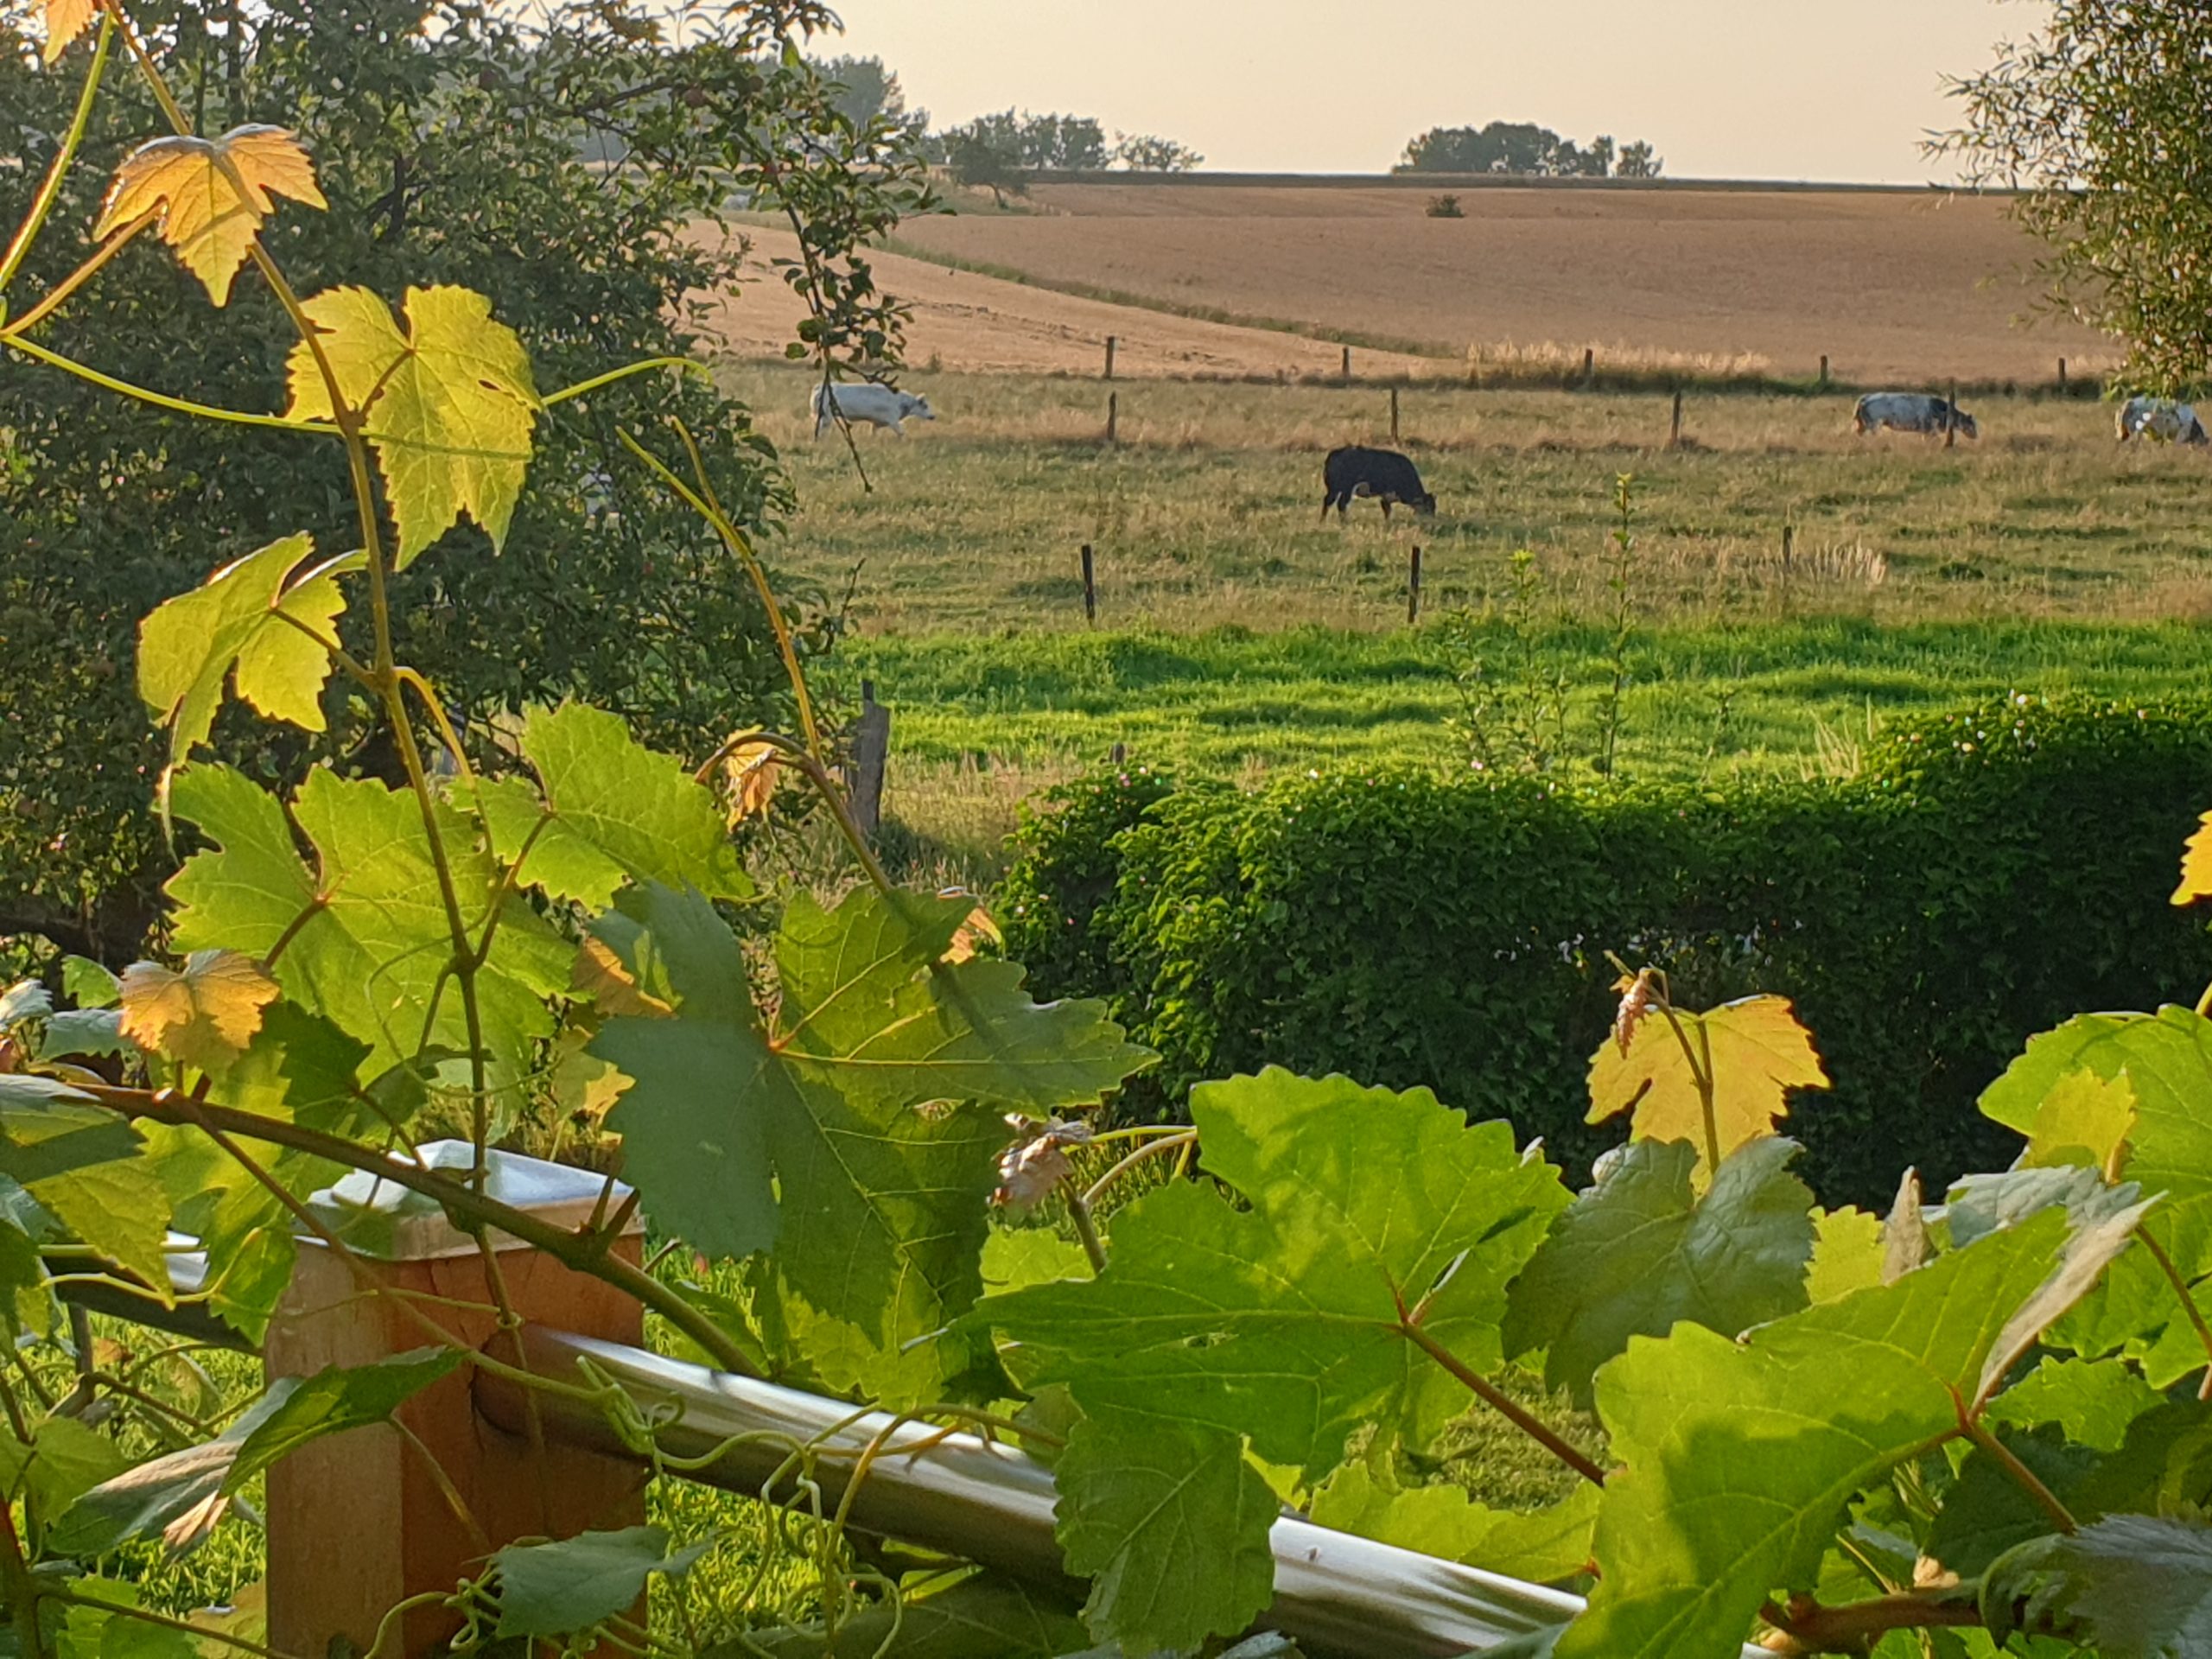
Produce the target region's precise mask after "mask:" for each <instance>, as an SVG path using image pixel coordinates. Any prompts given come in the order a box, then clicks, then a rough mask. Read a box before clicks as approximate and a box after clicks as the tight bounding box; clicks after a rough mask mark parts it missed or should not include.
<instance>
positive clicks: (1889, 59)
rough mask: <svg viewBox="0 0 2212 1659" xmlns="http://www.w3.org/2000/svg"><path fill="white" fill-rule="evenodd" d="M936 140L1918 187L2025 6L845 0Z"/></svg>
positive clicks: (851, 25) (2019, 25)
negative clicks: (1123, 142) (1604, 153)
mask: <svg viewBox="0 0 2212 1659" xmlns="http://www.w3.org/2000/svg"><path fill="white" fill-rule="evenodd" d="M839 10H840V11H841V12H842V16H843V17H844V19H845V23H846V34H845V35H844V38H843V41H842V44H838V45H829V44H827V43H825V45H824V47H823V48H821V49H823V50H825V51H826V52H827V53H829V54H836V53H838V52H849V53H852V54H855V55H859V56H868V55H870V54H874V55H876V56H880V57H881V58H882V59H883V60H885V61H886V62H887V64H888V65H889V66H890V67H891V68H893V70H895V71H897V72H898V74H899V79H900V82H901V84H902V85H903V86H905V88H906V97H907V101H908V103H909V104H911V105H916V106H918V107H922V108H926V109H927V110H928V111H930V112H931V116H932V117H933V118H935V120H936V122H937V124H938V125H940V126H947V125H952V124H957V123H958V122H962V121H965V120H967V119H968V118H970V117H972V116H975V115H978V114H981V113H982V112H983V111H988V110H1002V109H1005V108H1007V106H1008V105H1018V106H1021V107H1025V108H1027V109H1030V110H1033V111H1039V112H1042V111H1048V110H1053V111H1065V112H1067V113H1070V114H1077V115H1095V116H1096V117H1097V118H1099V119H1100V120H1101V121H1102V122H1103V123H1104V124H1105V126H1106V128H1107V130H1108V131H1109V134H1110V133H1111V131H1112V130H1114V129H1116V128H1117V127H1118V128H1120V129H1122V130H1125V131H1130V132H1154V133H1160V134H1162V135H1164V136H1166V137H1173V138H1179V139H1181V140H1182V141H1183V142H1184V143H1187V144H1191V145H1192V146H1194V147H1195V148H1197V149H1198V150H1200V151H1202V152H1203V153H1204V154H1205V157H1206V166H1207V167H1208V168H1224V169H1229V170H1234V171H1251V172H1316V173H1330V172H1334V173H1376V172H1381V171H1383V170H1385V169H1387V168H1389V166H1390V165H1391V163H1393V162H1395V161H1396V160H1397V159H1398V157H1399V155H1400V154H1401V152H1402V150H1403V149H1404V147H1405V143H1406V140H1407V139H1408V138H1409V137H1412V136H1413V135H1414V134H1415V133H1417V132H1420V131H1421V130H1425V129H1427V128H1428V127H1432V126H1461V125H1467V124H1474V125H1480V124H1483V123H1484V122H1487V121H1491V120H1509V121H1535V122H1538V123H1541V124H1542V125H1544V126H1548V127H1550V128H1552V129H1554V130H1556V131H1558V132H1559V133H1560V134H1562V135H1563V136H1565V137H1569V138H1573V139H1575V140H1577V141H1578V142H1581V141H1586V140H1587V139H1589V138H1591V137H1594V136H1595V135H1597V134H1599V133H1600V132H1610V133H1611V134H1612V135H1613V136H1614V137H1616V138H1618V140H1620V141H1621V142H1623V143H1627V142H1628V141H1630V140H1631V139H1635V138H1648V139H1649V140H1650V141H1651V142H1652V143H1653V144H1655V145H1656V146H1657V148H1658V150H1659V153H1660V154H1661V155H1662V156H1664V157H1665V158H1666V163H1667V172H1668V174H1669V175H1670V176H1674V177H1707V178H1719V177H1726V178H1761V179H1821V180H1866V181H1920V180H1923V179H1927V178H1929V177H1930V176H1934V175H1935V171H1936V170H1931V168H1930V166H1929V163H1928V162H1925V161H1924V160H1923V158H1922V157H1921V156H1920V154H1919V151H1918V149H1917V145H1918V143H1919V140H1920V138H1921V137H1922V135H1923V133H1924V132H1925V130H1927V129H1929V128H1931V127H1938V126H1945V125H1950V124H1954V121H1953V117H1952V114H1951V111H1952V109H1953V107H1954V106H1953V105H1952V103H1951V100H1949V99H1946V98H1945V97H1944V96H1943V93H1942V77H1943V75H1944V74H1945V73H1951V74H1967V73H1974V72H1976V71H1978V70H1980V69H1981V68H1983V67H1986V65H1987V64H1988V63H1989V62H1990V60H1991V59H1992V57H1993V49H1994V47H1995V44H1996V42H1997V41H1999V39H2000V38H2002V37H2004V36H2005V35H2021V34H2024V33H2026V32H2027V31H2028V30H2029V29H2032V28H2033V27H2034V25H2035V24H2036V23H2037V22H2038V21H2040V18H2041V16H2043V13H2044V8H2043V7H2042V6H2041V5H2040V4H2039V3H2037V0H2008V3H2000V0H843V3H842V5H841V6H840V7H839Z"/></svg>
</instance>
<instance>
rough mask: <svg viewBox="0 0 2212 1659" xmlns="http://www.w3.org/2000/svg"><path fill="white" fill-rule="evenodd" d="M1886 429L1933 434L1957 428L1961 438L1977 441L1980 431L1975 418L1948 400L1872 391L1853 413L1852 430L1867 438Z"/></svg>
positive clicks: (1898, 392)
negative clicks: (1868, 435) (1870, 433)
mask: <svg viewBox="0 0 2212 1659" xmlns="http://www.w3.org/2000/svg"><path fill="white" fill-rule="evenodd" d="M1885 427H1887V428H1888V429H1890V430H1891V431H1893V432H1923V433H1927V434H1929V435H1941V434H1942V433H1945V432H1948V431H1951V430H1953V429H1956V430H1957V432H1958V433H1959V435H1961V437H1968V438H1978V437H1980V435H1981V430H1980V428H1979V427H1977V426H1976V425H1975V424H1974V416H1971V415H1969V414H1967V412H1966V410H1962V409H1961V408H1960V407H1959V406H1958V405H1957V404H1955V403H1953V402H1951V401H1950V399H1948V397H1933V396H1931V395H1929V393H1927V392H1924V391H1871V392H1868V393H1867V394H1866V396H1865V397H1861V398H1860V399H1859V406H1858V407H1857V408H1856V409H1854V410H1852V411H1851V428H1852V430H1853V431H1854V432H1856V433H1858V434H1859V436H1861V437H1864V436H1866V434H1867V433H1869V432H1879V431H1880V430H1882V429H1884V428H1885Z"/></svg>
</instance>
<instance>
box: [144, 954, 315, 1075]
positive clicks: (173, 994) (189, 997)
mask: <svg viewBox="0 0 2212 1659" xmlns="http://www.w3.org/2000/svg"><path fill="white" fill-rule="evenodd" d="M276 1000H277V982H276V981H274V980H272V979H271V978H270V977H269V976H268V975H267V974H266V973H264V972H263V971H262V968H261V964H260V963H257V962H256V961H254V960H253V958H252V957H246V956H241V955H239V954H238V952H237V951H235V950H195V951H194V952H193V953H192V954H191V955H190V956H189V957H186V958H185V963H184V970H183V971H182V972H181V973H180V972H178V971H177V970H176V969H172V968H164V967H163V966H162V964H161V963H158V962H134V963H131V964H130V966H129V967H128V968H126V969H124V970H123V1003H122V1007H123V1034H124V1036H125V1037H128V1038H129V1039H130V1040H131V1041H132V1042H134V1043H136V1044H137V1045H138V1046H139V1047H141V1048H143V1049H145V1050H146V1051H147V1052H149V1053H154V1054H159V1055H162V1056H163V1057H165V1058H168V1059H172V1060H175V1061H176V1062H177V1063H178V1064H179V1065H189V1066H192V1067H194V1068H195V1069H197V1070H199V1071H217V1072H219V1071H223V1070H224V1069H225V1068H226V1067H227V1066H228V1065H230V1064H231V1062H232V1061H233V1060H235V1059H236V1058H238V1056H239V1055H240V1054H243V1053H244V1052H245V1049H246V1045H247V1044H249V1043H251V1041H252V1040H253V1034H254V1033H256V1032H257V1031H259V1030H260V1029H261V1011H262V1009H263V1008H264V1007H267V1006H268V1005H269V1004H270V1003H271V1002H274V1001H276Z"/></svg>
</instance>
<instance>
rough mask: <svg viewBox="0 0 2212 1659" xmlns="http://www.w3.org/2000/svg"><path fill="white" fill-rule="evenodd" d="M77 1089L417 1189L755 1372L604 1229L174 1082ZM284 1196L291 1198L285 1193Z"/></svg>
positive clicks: (741, 1371) (113, 1107) (109, 1102)
mask: <svg viewBox="0 0 2212 1659" xmlns="http://www.w3.org/2000/svg"><path fill="white" fill-rule="evenodd" d="M78 1089H79V1093H80V1094H81V1095H82V1096H84V1097H85V1098H86V1099H87V1100H90V1101H92V1102H93V1103H96V1104H99V1105H101V1106H105V1107H106V1108H107V1109H109V1110H110V1111H112V1112H116V1113H118V1114H119V1115H120V1116H124V1117H129V1118H144V1119H146V1120H148V1121H149V1122H156V1123H168V1124H173V1125H175V1126H177V1127H180V1128H200V1129H203V1130H206V1129H209V1128H212V1129H214V1130H219V1131H220V1132H222V1133H224V1134H226V1135H235V1136H238V1137H239V1138H240V1139H244V1140H249V1141H263V1142H265V1143H266V1144H268V1145H270V1146H277V1147H291V1148H292V1149H293V1150H295V1151H298V1152H305V1153H310V1154H313V1155H315V1157H318V1158H323V1159H327V1160H329V1161H330V1162H332V1163H334V1164H342V1165H344V1166H346V1168H348V1169H358V1170H363V1171H365V1172H366V1173H369V1174H372V1175H376V1176H378V1177H381V1178H382V1179H385V1180H388V1181H391V1182H392V1183H393V1184H394V1185H398V1186H404V1187H406V1188H407V1189H408V1190H409V1191H410V1192H420V1193H422V1194H423V1196H424V1197H425V1198H433V1199H435V1200H436V1201H437V1203H439V1204H440V1205H442V1206H444V1207H445V1208H446V1209H448V1210H450V1211H453V1212H454V1214H455V1215H457V1216H459V1217H461V1218H463V1219H464V1220H466V1221H469V1222H472V1223H474V1224H477V1225H479V1226H480V1227H488V1228H491V1229H493V1230H497V1231H499V1232H502V1233H505V1234H506V1235H507V1236H510V1237H512V1238H515V1239H518V1240H520V1241H521V1242H522V1243H524V1244H528V1245H531V1246H532V1247H533V1248H535V1249H541V1250H543V1251H544V1252H545V1253H546V1254H547V1255H550V1256H552V1257H554V1258H555V1259H556V1260H558V1261H560V1262H564V1263H566V1264H567V1265H568V1266H569V1267H572V1268H575V1269H576V1270H577V1271H578V1272H580V1273H588V1274H592V1275H594V1277H596V1278H599V1279H601V1280H604V1281H606V1282H607V1283H608V1284H611V1285H613V1286H614V1287H616V1288H617V1289H619V1290H622V1291H625V1292H626V1293H628V1294H630V1295H631V1296H632V1297H634V1298H635V1299H636V1300H639V1301H640V1302H642V1303H644V1304H645V1306H647V1307H649V1308H651V1309H652V1311H653V1312H654V1313H658V1314H659V1315H660V1316H661V1317H662V1318H663V1319H666V1320H667V1321H668V1322H669V1323H670V1324H671V1325H674V1326H675V1327H676V1328H677V1330H679V1331H681V1332H683V1334H684V1335H685V1336H687V1337H689V1338H691V1340H692V1341H694V1342H696V1343H697V1344H699V1346H700V1347H701V1348H702V1349H703V1350H704V1351H706V1352H707V1353H708V1354H709V1355H711V1356H712V1357H713V1358H714V1361H715V1366H716V1367H717V1369H719V1370H725V1371H733V1372H735V1373H736V1374H737V1375H738V1376H752V1377H757V1376H759V1375H760V1371H759V1370H758V1368H757V1367H755V1366H754V1365H753V1363H752V1362H751V1361H750V1360H748V1359H747V1358H746V1357H745V1354H744V1352H743V1351H742V1350H741V1349H739V1348H738V1347H737V1346H736V1344H734V1343H732V1342H731V1341H730V1339H729V1338H728V1335H726V1334H725V1333H724V1332H723V1331H722V1329H721V1326H719V1325H716V1324H715V1323H714V1321H713V1320H711V1319H708V1318H707V1317H706V1316H705V1315H704V1314H702V1313H700V1312H699V1310H698V1309H696V1308H695V1307H693V1306H691V1305H690V1303H689V1302H687V1301H685V1300H683V1298H682V1297H680V1296H678V1295H677V1294H676V1293H675V1292H674V1291H672V1290H671V1289H669V1288H668V1287H666V1286H665V1285H664V1284H662V1283H661V1282H660V1281H658V1279H655V1278H653V1277H652V1275H651V1274H647V1273H645V1271H644V1270H643V1269H642V1268H636V1267H633V1266H632V1265H631V1264H630V1263H629V1262H625V1261H623V1260H621V1259H620V1257H618V1256H615V1255H610V1254H609V1253H608V1249H607V1245H608V1243H610V1242H611V1241H610V1240H609V1239H608V1238H607V1236H605V1235H603V1234H599V1233H575V1232H568V1231H564V1230H563V1229H561V1228H558V1227H556V1226H553V1225H552V1224H550V1223H547V1222H543V1221H541V1220H539V1219H538V1218H537V1217H535V1216H533V1215H531V1214H530V1213H528V1212H527V1211H522V1210H517V1209H515V1208H514V1207H513V1206H512V1205H506V1204H502V1203H500V1202H499V1199H497V1198H492V1197H490V1196H488V1195H487V1194H485V1193H482V1192H478V1191H476V1190H475V1189H474V1187H472V1186H469V1185H465V1184H464V1183H462V1182H460V1181H454V1180H449V1179H447V1178H445V1177H444V1176H442V1175H439V1174H437V1173H435V1172H433V1171H430V1170H428V1169H424V1168H423V1167H422V1166H419V1165H416V1164H410V1163H407V1162H404V1161H402V1160H395V1159H391V1158H388V1157H386V1156H385V1155H384V1154H381V1153H378V1152H376V1151H373V1150H372V1149H371V1148H369V1147H362V1146H357V1145H355V1144H354V1143H353V1141H347V1140H345V1139H343V1138H342V1137H340V1136H338V1135H325V1134H323V1133H322V1132H321V1131H320V1130H316V1129H311V1128H306V1127H305V1126H304V1125H302V1124H298V1123H286V1122H281V1121H280V1120H278V1119H276V1118H269V1117H263V1116H260V1115H259V1114H257V1113H254V1112H247V1111H240V1110H238V1109H237V1108H235V1107H229V1106H220V1105H217V1104H215V1103H212V1102H207V1101H201V1102H197V1103H194V1102H192V1101H189V1100H188V1099H186V1097H185V1096H181V1095H180V1094H178V1093H177V1092H176V1091H175V1090H166V1089H165V1090H143V1089H117V1088H110V1087H107V1086H105V1085H102V1086H99V1087H94V1086H93V1085H92V1084H80V1085H79V1086H78ZM285 1196H286V1197H287V1198H290V1194H289V1193H287V1194H285ZM293 1202H294V1203H295V1204H296V1203H297V1202H298V1201H297V1200H296V1199H293ZM531 1380H532V1381H534V1382H535V1383H537V1385H538V1386H540V1387H547V1386H551V1384H550V1383H549V1382H548V1380H547V1379H545V1378H542V1377H539V1378H533V1379H531Z"/></svg>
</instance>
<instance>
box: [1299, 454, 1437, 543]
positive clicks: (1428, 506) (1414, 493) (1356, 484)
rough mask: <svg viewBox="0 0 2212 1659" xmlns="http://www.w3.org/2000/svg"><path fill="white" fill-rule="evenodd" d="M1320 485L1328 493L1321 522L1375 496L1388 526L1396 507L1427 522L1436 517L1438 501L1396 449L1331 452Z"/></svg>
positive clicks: (1322, 502)
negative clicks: (1361, 497) (1409, 510)
mask: <svg viewBox="0 0 2212 1659" xmlns="http://www.w3.org/2000/svg"><path fill="white" fill-rule="evenodd" d="M1321 481H1322V483H1323V484H1324V485H1325V486H1327V490H1328V493H1327V494H1325V495H1324V496H1323V497H1322V498H1321V522H1322V523H1323V524H1327V523H1328V522H1329V509H1330V508H1331V507H1334V508H1335V509H1336V510H1337V517H1338V518H1344V517H1345V511H1344V510H1345V509H1346V508H1347V507H1349V506H1351V499H1352V497H1354V496H1356V495H1369V496H1373V497H1374V498H1375V499H1376V500H1378V501H1380V502H1381V503H1382V504H1383V522H1384V523H1385V524H1388V523H1389V518H1390V507H1391V505H1392V504H1393V503H1395V504H1396V505H1399V506H1402V507H1411V508H1412V509H1413V510H1414V512H1417V513H1419V514H1421V517H1422V518H1433V517H1434V516H1435V514H1436V498H1435V497H1434V496H1433V495H1431V494H1430V493H1428V492H1427V490H1426V489H1424V488H1422V487H1421V474H1419V473H1417V472H1415V471H1414V464H1413V462H1411V461H1408V460H1407V459H1406V458H1405V457H1404V456H1403V455H1402V454H1399V453H1398V452H1397V451H1396V450H1395V449H1363V448H1360V447H1359V446H1357V444H1353V445H1348V446H1346V447H1345V448H1342V449H1332V450H1331V451H1330V452H1329V458H1328V459H1327V460H1326V461H1323V462H1322V463H1321Z"/></svg>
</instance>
